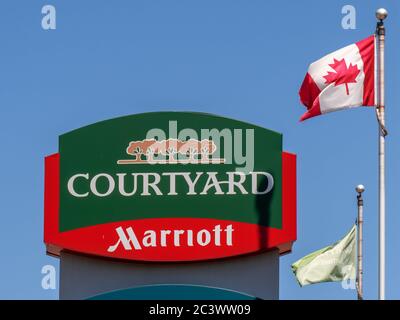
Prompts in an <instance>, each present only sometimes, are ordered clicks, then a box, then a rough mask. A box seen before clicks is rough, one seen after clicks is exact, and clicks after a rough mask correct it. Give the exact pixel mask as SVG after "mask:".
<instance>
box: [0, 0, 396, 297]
mask: <svg viewBox="0 0 400 320" xmlns="http://www.w3.org/2000/svg"><path fill="white" fill-rule="evenodd" d="M45 4H53V5H54V6H55V7H56V10H57V29H56V30H52V31H44V30H43V29H42V28H41V18H42V14H41V8H42V6H43V5H45ZM345 4H352V5H354V6H355V8H356V10H357V25H356V26H357V28H356V30H344V29H342V28H341V18H342V14H341V8H342V6H343V5H345ZM381 6H384V7H386V8H387V9H388V10H389V14H390V16H389V18H388V19H387V23H386V26H387V59H386V63H387V74H386V80H387V87H386V89H387V90H386V93H387V94H386V105H387V127H388V130H389V136H388V137H387V155H388V158H387V235H386V239H387V297H388V298H391V299H399V298H400V289H399V288H400V287H399V283H400V274H399V272H398V266H399V265H400V232H399V231H398V230H399V228H400V197H399V196H398V193H399V182H398V181H399V179H400V169H399V165H398V163H399V159H400V149H399V145H400V144H399V141H400V139H399V134H400V126H398V119H399V117H400V112H399V106H400V101H399V89H398V88H399V81H398V80H399V79H398V75H397V68H398V64H397V63H396V62H397V61H396V59H398V57H399V46H400V44H399V39H400V37H399V35H400V30H399V24H398V21H399V7H400V4H399V3H398V1H394V0H393V1H355V0H350V1H333V0H332V1H288V0H281V1H263V0H252V1H248V0H235V1H232V0H220V1H213V0H202V1H194V0H185V1H176V0H158V1H153V0H141V1H138V0H135V1H127V0H126V1H114V2H111V1H94V0H93V1H77V0H69V1H56V0H48V1H33V0H31V1H21V0H18V1H16V0H12V1H11V0H7V1H6V0H4V1H1V4H0V39H1V51H0V52H1V53H0V57H1V59H0V70H1V71H0V74H1V76H0V122H1V126H0V137H1V139H0V148H1V150H2V156H1V158H0V168H1V169H2V170H1V181H2V183H1V184H0V197H1V201H0V213H1V216H2V222H1V227H0V248H1V263H0V298H1V299H7V298H23V299H25V298H34V299H57V298H58V293H57V290H47V291H45V290H43V289H42V288H41V278H42V275H41V272H40V271H41V268H42V266H43V265H45V264H52V265H54V266H56V268H57V270H58V266H59V262H58V260H57V259H55V258H52V257H48V256H46V254H45V247H44V245H43V242H42V238H43V158H44V156H46V155H48V154H51V153H54V152H56V151H57V148H58V145H57V143H58V140H57V139H58V135H60V134H62V133H64V132H67V131H69V130H72V129H75V128H78V127H81V126H83V125H86V124H90V123H93V122H96V121H99V120H103V119H108V118H112V117H117V116H121V115H127V114H134V113H139V112H147V111H158V110H193V111H204V112H211V113H215V114H219V115H223V116H227V117H231V118H236V119H240V120H243V121H247V122H250V123H254V124H257V125H260V126H263V127H266V128H270V129H273V130H276V131H278V132H282V133H283V135H284V149H285V150H287V151H291V152H295V153H297V155H298V240H297V242H296V243H295V245H294V249H293V253H291V254H289V255H286V256H283V257H281V261H280V262H281V266H280V297H281V298H282V299H324V298H326V299H354V297H355V291H353V290H343V289H342V287H341V285H340V283H327V284H320V285H313V286H308V287H305V288H300V287H299V286H298V285H297V283H296V281H295V279H294V277H293V275H292V273H291V271H290V264H291V263H292V262H293V261H295V260H297V259H298V258H300V257H302V256H304V255H305V254H307V253H309V252H311V251H313V250H315V249H319V248H321V247H323V246H325V245H328V244H331V243H332V242H334V241H336V240H337V239H339V238H341V237H342V236H343V235H344V234H345V233H346V232H347V231H348V230H349V228H350V227H351V225H352V224H353V222H354V220H355V213H356V206H355V205H356V203H355V191H354V187H355V185H357V184H359V183H363V184H364V185H365V186H366V192H365V194H364V195H365V242H364V243H365V274H364V275H365V288H364V290H365V297H366V298H368V299H374V298H376V297H377V248H378V241H377V240H378V238H377V236H378V234H377V230H378V224H377V222H378V220H377V218H378V217H377V193H378V190H377V125H376V120H375V114H374V110H373V109H368V108H358V109H355V110H348V111H341V112H337V113H332V114H329V115H325V116H321V117H318V118H314V119H311V120H307V121H306V122H304V123H299V122H298V119H299V117H300V116H301V114H302V113H303V112H304V109H303V107H302V106H301V105H300V103H299V100H298V95H297V92H298V89H299V86H300V84H301V81H302V80H303V77H304V75H305V73H306V70H307V67H308V65H309V63H311V62H312V61H314V60H316V59H318V58H320V57H322V56H323V55H324V54H326V53H329V52H331V51H334V50H336V49H338V48H341V47H343V46H345V45H347V44H350V43H352V42H355V41H357V40H361V39H363V38H365V37H367V36H368V35H370V34H372V33H373V32H374V28H375V16H374V12H375V9H376V8H378V7H381Z"/></svg>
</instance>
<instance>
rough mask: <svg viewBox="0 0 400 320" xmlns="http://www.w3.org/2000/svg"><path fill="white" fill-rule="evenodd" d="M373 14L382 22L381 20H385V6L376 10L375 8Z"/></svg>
mask: <svg viewBox="0 0 400 320" xmlns="http://www.w3.org/2000/svg"><path fill="white" fill-rule="evenodd" d="M375 16H376V18H377V19H378V20H380V21H381V22H382V21H383V20H385V19H386V18H387V16H388V12H387V10H386V9H385V8H379V9H378V10H376V12H375Z"/></svg>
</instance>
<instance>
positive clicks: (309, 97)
mask: <svg viewBox="0 0 400 320" xmlns="http://www.w3.org/2000/svg"><path fill="white" fill-rule="evenodd" d="M320 93H321V90H319V88H318V86H317V84H316V83H315V82H314V79H313V78H312V77H311V76H310V74H309V73H307V74H306V76H305V78H304V80H303V83H302V85H301V88H300V91H299V95H300V100H301V102H302V103H303V104H304V105H305V106H306V108H307V109H308V111H307V112H306V113H305V114H303V116H302V117H301V118H300V121H303V120H306V119H308V118H312V117H315V116H318V115H320V114H321V109H320V107H319V98H318V97H319V94H320Z"/></svg>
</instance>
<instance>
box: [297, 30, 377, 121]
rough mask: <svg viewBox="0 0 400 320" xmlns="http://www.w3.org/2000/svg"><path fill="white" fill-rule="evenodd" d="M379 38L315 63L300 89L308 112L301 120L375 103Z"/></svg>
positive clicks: (369, 39)
mask: <svg viewBox="0 0 400 320" xmlns="http://www.w3.org/2000/svg"><path fill="white" fill-rule="evenodd" d="M374 56H375V37H374V36H370V37H368V38H367V39H364V40H361V41H359V42H356V43H353V44H351V45H349V46H347V47H344V48H342V49H339V50H337V51H335V52H333V53H330V54H328V55H327V56H325V57H323V58H321V59H319V60H318V61H315V62H313V63H312V64H311V65H310V67H309V68H308V72H307V74H306V76H305V78H304V81H303V84H302V85H301V88H300V92H299V94H300V100H301V102H302V103H303V104H304V105H305V106H306V108H307V112H306V113H305V114H303V116H302V117H301V118H300V121H303V120H306V119H308V118H312V117H315V116H318V115H320V114H325V113H328V112H332V111H337V110H342V109H348V108H353V107H359V106H374V105H375V82H374V79H375V75H374V73H375V70H374V68H375V67H374V66H375V63H374V60H375V58H374Z"/></svg>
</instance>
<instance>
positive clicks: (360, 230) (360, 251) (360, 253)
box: [356, 184, 365, 300]
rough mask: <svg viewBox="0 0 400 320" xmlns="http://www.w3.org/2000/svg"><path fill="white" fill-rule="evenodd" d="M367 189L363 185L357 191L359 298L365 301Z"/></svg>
mask: <svg viewBox="0 0 400 320" xmlns="http://www.w3.org/2000/svg"><path fill="white" fill-rule="evenodd" d="M364 190H365V188H364V186H363V185H362V184H359V185H358V186H357V187H356V191H357V193H358V194H357V207H358V214H357V298H358V300H363V263H362V262H363V207H364V201H363V198H362V193H363V192H364Z"/></svg>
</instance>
